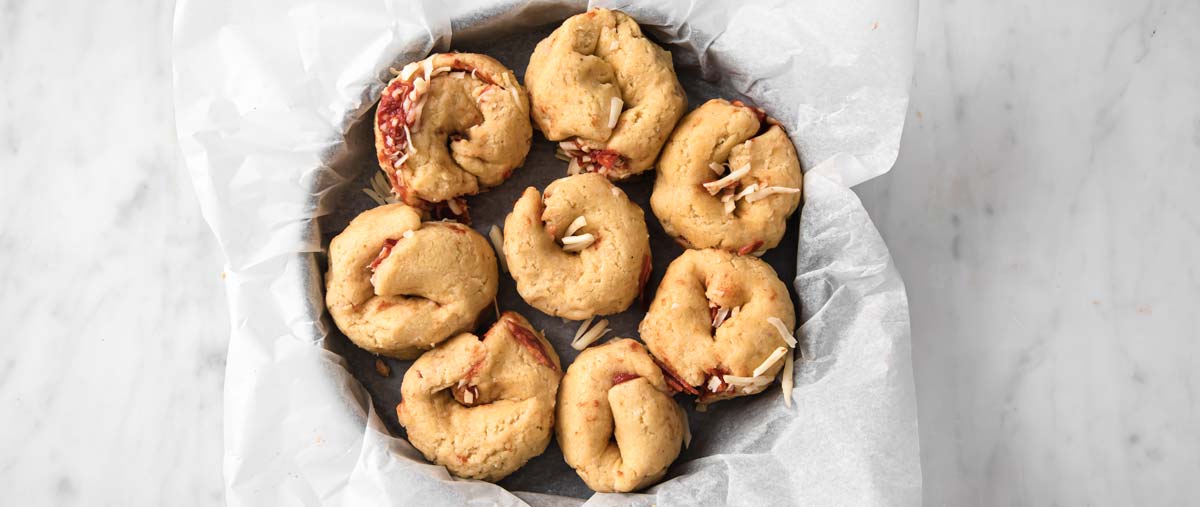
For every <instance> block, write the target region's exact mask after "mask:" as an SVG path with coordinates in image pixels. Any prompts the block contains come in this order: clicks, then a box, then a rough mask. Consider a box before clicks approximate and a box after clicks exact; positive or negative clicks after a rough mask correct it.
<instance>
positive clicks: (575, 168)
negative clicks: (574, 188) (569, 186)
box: [567, 157, 583, 176]
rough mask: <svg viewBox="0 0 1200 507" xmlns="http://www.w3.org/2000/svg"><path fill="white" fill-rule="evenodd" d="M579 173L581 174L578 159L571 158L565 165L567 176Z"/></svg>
mask: <svg viewBox="0 0 1200 507" xmlns="http://www.w3.org/2000/svg"><path fill="white" fill-rule="evenodd" d="M580 172H583V171H582V168H581V167H580V166H579V159H577V158H575V157H571V161H570V162H568V163H567V175H568V176H575V175H576V174H579V173H580Z"/></svg>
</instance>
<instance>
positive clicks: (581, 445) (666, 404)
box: [557, 338, 687, 492]
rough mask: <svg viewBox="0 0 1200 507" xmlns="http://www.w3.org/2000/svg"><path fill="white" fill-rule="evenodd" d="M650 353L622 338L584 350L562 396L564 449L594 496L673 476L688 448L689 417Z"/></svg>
mask: <svg viewBox="0 0 1200 507" xmlns="http://www.w3.org/2000/svg"><path fill="white" fill-rule="evenodd" d="M672 394H674V391H672V390H671V388H670V387H668V385H667V381H666V379H664V378H663V373H662V371H661V370H659V368H658V365H656V364H655V363H654V359H652V358H651V357H650V354H648V353H646V349H645V348H642V345H641V344H640V343H638V342H636V341H633V340H630V339H628V338H617V339H614V340H612V341H609V342H608V343H606V344H604V345H601V346H598V347H592V348H589V349H586V350H584V351H583V352H582V353H580V354H579V357H577V358H576V359H575V362H574V363H571V366H570V367H569V368H567V374H566V376H564V377H563V380H562V385H561V386H560V387H559V394H558V427H557V433H558V445H559V446H560V447H562V453H563V458H564V459H565V460H566V461H567V464H568V465H570V466H571V467H572V468H574V469H575V471H576V472H577V473H578V474H579V477H581V478H582V479H583V482H585V483H587V485H588V487H589V488H592V489H593V490H595V491H599V492H613V491H617V492H626V491H634V490H637V489H641V488H644V487H646V486H649V485H651V484H653V483H655V482H658V480H659V479H662V477H663V475H665V474H666V473H667V467H668V466H670V465H671V462H673V461H675V458H676V457H677V456H679V450H680V446H681V444H682V443H683V432H684V425H685V424H687V420H686V419H685V418H684V415H683V411H682V410H680V408H679V406H678V405H676V404H675V400H673V399H671V395H672Z"/></svg>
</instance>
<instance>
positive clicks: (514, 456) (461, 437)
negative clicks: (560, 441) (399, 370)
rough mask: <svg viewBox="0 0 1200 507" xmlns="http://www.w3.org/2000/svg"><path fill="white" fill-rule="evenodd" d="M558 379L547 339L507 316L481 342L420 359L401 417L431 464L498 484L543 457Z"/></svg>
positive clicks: (471, 339)
mask: <svg viewBox="0 0 1200 507" xmlns="http://www.w3.org/2000/svg"><path fill="white" fill-rule="evenodd" d="M561 379H562V369H561V367H560V366H559V362H558V355H557V354H555V353H554V348H553V347H551V346H550V343H548V342H547V341H546V338H545V337H543V336H542V335H541V333H538V332H537V331H535V330H534V329H533V327H532V326H530V325H529V321H527V320H525V318H524V317H522V316H520V315H519V314H517V313H514V312H505V313H504V315H502V316H501V317H500V320H498V321H496V323H495V324H494V325H492V327H491V329H488V332H487V333H486V334H484V335H483V339H482V340H480V338H478V337H476V336H475V335H473V334H469V333H464V334H460V335H458V336H456V337H454V338H452V339H450V340H448V341H446V342H445V343H443V344H441V345H439V346H438V347H437V348H434V349H433V350H431V351H429V352H428V353H426V354H425V355H422V356H421V357H420V359H417V361H416V362H414V363H413V365H412V367H411V368H409V369H408V372H407V373H405V374H404V383H403V384H402V385H401V387H400V390H401V394H402V395H403V397H404V398H403V399H404V401H402V402H400V404H399V405H397V406H396V416H397V417H398V418H399V419H400V424H401V425H403V426H404V427H405V429H407V430H408V441H409V442H411V443H412V444H413V446H414V447H416V448H417V449H418V450H420V451H421V453H422V454H424V455H425V458H426V459H428V460H430V461H432V462H434V463H437V464H439V465H442V466H445V467H446V469H447V470H449V471H450V473H452V474H454V475H456V476H458V477H464V478H468V479H479V480H484V481H493V482H494V481H498V480H500V479H503V478H504V477H506V476H508V474H511V473H513V472H514V471H516V470H517V469H518V468H521V466H523V465H524V464H525V463H526V462H527V461H529V459H530V458H533V457H534V456H537V455H539V454H541V453H542V451H545V450H546V446H547V445H548V444H549V443H550V434H551V432H552V431H553V428H554V404H555V394H556V393H557V392H558V383H559V380H561Z"/></svg>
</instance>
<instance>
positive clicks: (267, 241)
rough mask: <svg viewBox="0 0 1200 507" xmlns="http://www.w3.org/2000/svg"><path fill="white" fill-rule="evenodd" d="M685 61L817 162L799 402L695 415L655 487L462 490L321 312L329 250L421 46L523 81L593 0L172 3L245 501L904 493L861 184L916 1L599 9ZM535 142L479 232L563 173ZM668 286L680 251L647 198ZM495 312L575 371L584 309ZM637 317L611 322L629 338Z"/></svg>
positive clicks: (879, 269)
mask: <svg viewBox="0 0 1200 507" xmlns="http://www.w3.org/2000/svg"><path fill="white" fill-rule="evenodd" d="M592 5H593V6H603V7H609V8H616V9H620V10H623V11H625V12H627V13H629V14H631V15H633V16H634V17H635V18H637V19H638V21H639V22H640V23H641V24H642V26H643V29H644V30H645V31H646V32H647V33H648V34H649V35H650V36H651V37H653V38H654V39H656V40H657V41H658V42H659V43H660V44H663V45H664V47H666V48H667V49H670V50H671V51H672V53H673V56H674V59H675V65H676V69H677V71H678V72H679V74H680V80H681V81H682V82H683V83H684V87H685V88H686V89H687V91H688V94H689V100H690V107H693V108H694V107H696V106H698V105H699V104H700V103H701V102H702V101H703V100H705V99H707V98H710V97H717V96H722V97H726V98H742V99H743V100H748V101H750V102H752V103H754V104H756V105H759V106H762V107H764V108H765V109H767V111H768V112H769V113H770V114H771V115H772V116H774V117H776V118H778V119H779V120H780V121H781V122H783V124H784V125H785V126H786V128H787V130H788V133H789V134H790V135H791V137H792V139H793V141H794V142H795V143H796V146H797V148H798V150H799V152H800V154H801V159H802V160H801V161H802V165H803V166H804V167H805V169H806V171H807V172H806V175H805V184H804V187H805V188H804V193H805V202H804V206H803V210H802V212H801V213H799V216H798V217H794V218H793V221H792V224H793V228H792V230H791V232H790V233H789V235H788V236H787V237H785V239H784V243H783V244H782V245H781V246H780V247H778V248H776V249H774V250H772V251H771V252H768V254H767V255H766V256H764V260H767V261H768V262H770V263H771V264H772V265H773V266H774V267H775V268H776V270H777V271H778V272H779V274H780V276H781V277H783V278H784V279H785V280H788V279H793V280H794V284H793V285H794V286H793V289H794V293H793V296H794V297H796V298H797V302H798V304H799V310H798V316H799V321H800V322H802V323H803V324H802V326H801V328H800V331H799V334H798V336H799V337H800V338H801V340H802V346H801V353H802V354H803V357H804V359H803V360H800V361H798V362H797V365H796V366H797V367H796V372H795V380H796V391H795V398H796V404H795V405H794V406H793V408H791V409H788V408H786V407H784V406H783V403H782V399H781V395H780V392H779V388H778V387H777V385H776V386H775V387H772V388H771V389H768V391H767V392H765V393H763V394H762V395H759V396H755V397H751V398H747V399H739V400H733V401H728V402H722V403H718V404H716V405H714V406H712V407H710V409H709V411H708V412H706V413H696V412H695V411H694V410H691V409H690V405H691V403H690V402H689V401H687V400H686V399H685V398H684V397H683V396H680V397H679V401H681V403H684V404H685V406H688V407H689V422H690V426H691V428H692V432H693V434H694V440H693V442H692V445H691V447H690V448H688V449H686V450H685V451H684V452H683V453H682V454H681V455H680V458H679V460H678V461H677V462H676V464H675V465H674V466H672V468H671V470H670V472H669V474H668V477H667V479H666V480H664V482H662V483H660V484H659V485H657V486H655V487H654V488H651V489H649V490H647V491H644V492H642V493H638V494H629V495H613V494H607V495H605V494H601V495H592V494H591V493H590V492H589V491H588V490H587V489H586V488H585V487H583V485H582V482H581V481H579V479H578V477H576V476H575V475H574V473H573V472H571V471H570V469H569V468H567V467H566V465H565V463H563V462H562V458H561V455H560V454H558V451H557V448H556V446H554V445H553V444H552V445H551V448H550V449H548V450H547V452H546V453H545V454H544V455H543V456H541V457H539V458H535V459H534V460H533V461H531V462H530V464H529V465H527V466H526V467H525V468H523V469H522V470H520V471H518V472H517V473H516V474H514V475H513V476H512V477H510V478H508V479H506V480H505V481H502V482H501V484H500V485H494V484H488V483H483V482H476V481H463V480H456V479H452V478H451V477H450V476H449V475H448V474H447V473H446V472H445V470H444V469H442V468H441V467H438V466H435V465H431V464H429V463H427V462H426V461H425V460H424V459H423V458H422V457H421V455H420V453H419V452H417V451H416V450H414V449H413V448H412V447H411V446H410V445H409V444H408V443H407V442H406V441H405V440H403V439H402V438H399V437H400V436H402V429H401V428H399V427H398V426H397V425H396V424H395V416H394V414H393V413H391V408H392V407H393V406H394V405H395V402H396V401H397V400H398V396H399V393H398V391H399V382H400V376H401V375H402V374H403V371H404V368H405V367H406V366H407V364H408V363H406V362H401V361H389V364H391V366H392V368H393V373H392V375H391V377H382V376H379V375H378V374H376V373H374V368H373V364H374V357H373V356H369V355H367V354H366V353H365V352H362V351H361V350H359V349H357V348H355V347H353V346H352V345H350V344H349V342H348V341H346V339H345V338H344V337H342V336H341V335H340V333H339V332H338V331H337V329H336V328H335V327H334V326H332V324H331V322H330V321H329V319H328V317H327V316H326V315H325V312H324V305H323V295H322V285H323V281H322V272H323V270H324V256H323V253H322V248H323V246H324V245H327V242H328V239H329V237H330V236H331V235H333V234H336V233H337V232H338V231H340V229H341V227H344V225H345V223H346V222H348V220H349V218H350V217H352V216H353V215H354V214H356V213H358V212H359V211H362V210H363V209H366V208H367V207H370V206H372V205H373V203H371V202H370V201H369V200H368V199H367V198H366V196H364V195H363V194H362V193H361V192H359V189H360V188H362V187H363V186H365V184H366V183H365V182H366V179H367V178H369V177H370V176H371V174H373V172H374V171H375V170H376V167H375V163H374V154H373V148H372V146H371V143H372V142H373V140H372V138H371V133H370V125H369V122H365V121H363V120H364V119H365V118H369V117H370V114H371V107H372V106H373V104H374V102H375V100H376V99H377V96H378V93H379V91H380V90H381V89H382V87H383V85H384V83H385V81H386V79H387V78H388V76H389V74H388V71H387V69H388V67H389V66H394V67H397V68H398V67H400V66H402V65H403V64H404V63H407V62H409V61H413V60H417V59H420V58H423V57H424V56H425V55H426V54H427V53H428V52H430V51H443V50H448V49H455V50H463V51H476V52H484V53H487V54H490V55H492V56H495V57H497V58H498V59H500V60H501V61H502V62H504V63H505V64H507V65H509V66H510V67H511V68H513V69H514V70H516V71H517V73H518V75H523V73H524V72H523V71H524V67H525V63H526V62H527V61H528V53H529V51H531V49H532V45H533V44H534V43H536V41H537V40H539V39H540V38H541V37H544V36H545V35H546V34H548V33H549V31H550V30H552V29H553V28H554V26H556V25H557V23H559V22H561V20H562V19H565V18H566V17H567V16H570V15H572V14H575V13H578V12H582V11H584V10H585V9H586V8H588V6H589V5H588V4H586V3H583V2H567V1H554V0H526V1H506V2H478V1H472V2H453V3H448V2H436V1H426V2H401V1H391V2H389V1H381V0H374V1H370V0H351V1H345V2H337V3H332V2H316V1H311V0H308V1H298V2H283V1H264V2H254V3H246V2H235V1H232V0H225V1H206V2H199V1H183V2H181V3H180V4H179V5H178V7H177V10H176V23H175V39H174V55H175V102H176V109H177V113H176V114H177V122H178V135H179V140H180V145H181V148H182V150H183V153H184V156H185V160H186V163H187V166H188V168H189V170H190V171H191V173H192V176H193V181H194V184H195V186H196V191H197V194H198V197H199V199H200V203H201V207H202V210H203V213H204V216H205V218H206V220H207V221H208V222H209V224H210V225H211V226H212V228H213V231H214V233H215V234H216V236H217V238H218V240H219V242H220V244H221V247H222V249H223V251H224V253H225V255H226V257H227V259H228V265H227V266H226V270H225V271H226V283H227V287H228V291H229V310H230V313H231V316H232V319H231V321H232V327H233V329H232V336H231V340H230V349H229V358H228V364H227V373H226V384H225V479H226V486H227V487H226V493H227V500H228V502H229V503H230V504H233V505H282V504H302V505H347V506H356V505H381V504H384V505H524V504H526V503H528V504H533V505H578V504H580V503H583V502H584V501H585V500H586V502H587V504H588V505H659V506H663V505H694V504H703V505H721V504H729V505H800V504H808V505H915V504H917V503H919V502H920V499H921V474H920V461H919V452H918V442H917V428H916V406H915V396H914V392H913V383H912V372H911V368H912V365H911V357H910V352H909V326H908V308H907V303H906V300H905V292H904V286H903V282H902V281H901V279H900V276H899V274H898V273H897V272H896V269H895V267H894V265H893V264H892V261H891V258H890V257H889V255H888V251H887V247H886V245H885V244H884V243H883V241H882V239H881V238H880V237H879V234H878V232H877V231H876V230H875V227H874V225H873V224H872V223H871V220H870V218H869V217H868V216H867V214H866V212H865V210H863V208H862V206H861V204H860V203H859V202H858V199H857V197H856V196H855V195H854V193H853V192H852V191H851V190H850V189H849V187H850V186H852V185H854V184H856V183H858V182H861V181H864V180H866V179H869V178H871V177H874V176H876V175H879V174H882V173H883V172H886V171H887V170H888V169H889V168H890V167H891V165H892V163H893V162H894V160H895V157H896V154H897V150H898V146H899V139H900V132H901V129H902V127H903V121H904V113H905V109H906V107H907V97H908V94H907V87H908V83H909V79H910V73H911V67H912V62H911V48H912V40H913V33H914V29H915V19H916V18H915V16H916V6H915V2H914V1H913V0H908V1H887V0H863V1H857V2H835V1H829V0H800V1H784V0H775V1H763V2H700V1H693V2H633V1H597V2H593V3H592ZM563 166H564V164H563V163H561V162H559V161H557V160H555V159H553V148H552V147H551V145H550V143H548V142H546V141H545V140H544V139H542V138H541V137H540V135H537V134H535V146H534V149H533V151H532V152H531V154H530V157H529V160H528V162H527V163H526V165H525V167H523V168H521V169H519V170H518V171H517V172H516V173H515V174H514V177H513V179H512V180H511V181H509V182H508V183H506V184H505V185H503V186H501V187H499V188H497V189H495V190H493V191H492V192H489V193H485V194H482V195H480V196H475V197H472V198H471V199H470V200H469V203H470V205H471V208H472V214H473V216H474V218H475V224H474V227H475V228H476V229H477V230H481V231H486V229H487V227H488V226H490V225H491V224H493V223H494V224H500V223H502V221H503V217H504V215H505V214H506V213H507V212H508V208H509V206H511V203H512V200H513V199H512V196H515V195H516V193H517V192H519V191H520V190H521V189H523V188H524V187H525V186H526V185H533V186H537V187H539V188H542V187H544V186H545V184H546V183H548V182H549V181H551V180H553V179H555V178H557V177H560V176H562V175H563V174H564V169H565V168H564V167H563ZM651 181H652V176H646V177H643V178H641V179H638V180H635V181H632V182H630V183H623V184H622V187H623V188H625V189H626V191H627V192H628V193H629V194H630V196H631V197H632V198H633V199H634V200H635V201H636V202H639V204H642V205H643V207H644V208H645V209H646V214H647V223H648V225H649V226H650V229H651V235H652V236H653V237H654V240H653V243H652V245H653V249H654V257H655V273H654V275H653V277H652V278H651V281H650V287H654V286H656V284H657V281H658V280H659V279H661V276H662V271H663V267H664V266H665V265H666V264H667V263H669V261H670V260H671V259H673V258H674V257H675V256H676V255H677V254H678V253H679V249H678V247H676V246H674V244H673V243H672V242H670V241H669V240H666V239H665V237H664V236H663V234H662V230H661V226H659V225H658V223H657V220H656V219H655V218H654V216H653V214H652V213H651V212H650V211H649V207H648V206H647V205H646V202H647V199H648V196H649V186H650V183H651ZM502 279H503V282H502V285H501V293H500V304H501V306H502V307H504V308H506V309H515V310H517V311H519V312H521V313H522V314H524V315H526V316H527V317H529V318H531V320H533V321H534V322H535V324H536V325H538V326H539V327H541V328H544V329H545V330H546V332H547V336H548V337H549V338H550V339H551V341H552V342H553V343H554V345H555V348H556V350H557V351H558V352H559V354H560V355H561V356H562V357H563V360H564V364H568V363H569V362H570V360H571V359H573V358H574V356H575V352H574V351H573V350H571V349H570V348H569V346H567V342H568V341H569V340H570V338H571V334H572V333H573V331H574V328H575V326H576V325H577V324H576V323H564V322H562V321H560V320H559V319H557V318H551V317H547V316H545V315H541V314H540V313H538V312H536V311H534V310H531V309H529V308H528V307H527V306H525V305H524V303H523V302H522V301H520V299H519V297H517V296H516V293H515V290H513V288H512V281H511V279H510V278H508V277H507V275H503V276H502ZM641 315H642V314H641V313H640V309H639V308H636V307H635V308H632V309H630V310H629V311H627V312H625V313H622V314H620V315H617V316H614V317H612V318H611V319H610V320H611V321H612V327H613V328H614V331H615V332H614V333H613V335H615V336H633V337H636V328H637V322H638V321H639V320H640V317H641Z"/></svg>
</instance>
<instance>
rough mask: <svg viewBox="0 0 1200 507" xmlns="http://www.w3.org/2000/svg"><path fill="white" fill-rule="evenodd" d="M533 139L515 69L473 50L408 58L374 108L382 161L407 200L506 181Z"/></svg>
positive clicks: (446, 196)
mask: <svg viewBox="0 0 1200 507" xmlns="http://www.w3.org/2000/svg"><path fill="white" fill-rule="evenodd" d="M410 136H411V139H410ZM532 138H533V130H532V127H531V126H530V124H529V99H528V97H527V96H526V95H525V90H524V89H522V88H521V85H520V84H519V83H517V78H516V76H515V75H514V74H513V72H512V71H511V70H509V69H507V68H505V67H504V66H503V65H501V64H500V62H497V61H496V60H494V59H492V58H491V57H488V56H484V55H478V54H472V53H448V54H435V55H432V56H430V57H429V58H427V59H425V60H423V61H421V62H414V63H411V64H409V65H408V66H406V67H405V68H404V70H402V71H401V72H400V75H398V76H396V77H395V78H394V79H392V81H391V82H390V83H388V85H387V87H386V88H384V90H383V95H382V97H381V98H380V100H379V108H378V109H377V110H376V112H375V149H376V154H377V156H378V158H379V165H380V167H382V168H383V171H384V173H386V174H387V175H388V176H389V179H390V180H391V183H392V191H393V192H394V193H395V194H396V195H397V196H398V197H399V198H400V200H401V201H403V202H405V203H407V204H409V205H412V206H424V205H425V204H427V203H434V202H441V201H447V200H450V199H455V198H457V197H459V196H463V195H473V194H477V193H479V192H480V191H483V190H486V189H488V188H490V187H494V186H496V185H499V184H500V183H503V182H504V180H506V179H508V177H509V176H510V175H511V174H512V171H513V170H514V169H516V168H517V167H520V166H521V164H523V163H524V162H525V156H526V155H527V154H528V153H529V146H530V142H531V140H532ZM410 141H411V142H410ZM452 209H453V208H452Z"/></svg>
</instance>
